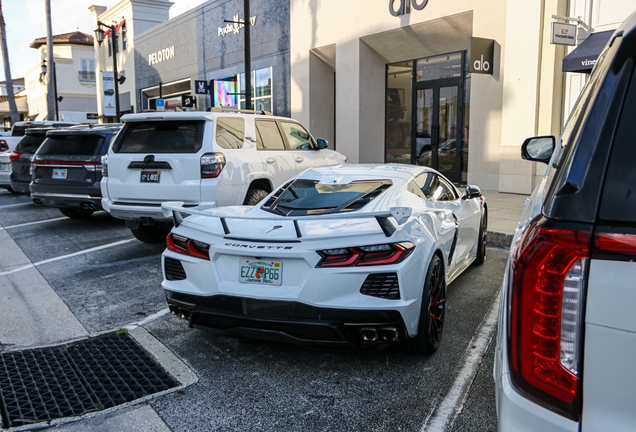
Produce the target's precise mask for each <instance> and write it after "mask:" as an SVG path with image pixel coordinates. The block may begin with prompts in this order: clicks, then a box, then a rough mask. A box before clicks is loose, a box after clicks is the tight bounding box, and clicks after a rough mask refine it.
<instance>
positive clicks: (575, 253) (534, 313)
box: [508, 224, 591, 420]
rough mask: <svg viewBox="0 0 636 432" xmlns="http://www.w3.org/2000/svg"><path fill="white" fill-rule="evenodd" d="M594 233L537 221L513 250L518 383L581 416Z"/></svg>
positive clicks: (512, 349) (512, 347) (512, 358)
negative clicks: (586, 305)
mask: <svg viewBox="0 0 636 432" xmlns="http://www.w3.org/2000/svg"><path fill="white" fill-rule="evenodd" d="M590 237H591V234H590V232H588V231H579V230H565V229H555V228H548V227H544V226H541V225H538V224H533V225H532V226H531V227H529V228H528V230H527V231H526V233H525V234H524V236H523V237H522V238H521V240H520V241H519V243H517V246H516V247H515V249H514V250H513V252H512V254H511V255H512V258H511V266H512V268H511V286H510V314H511V316H510V328H509V352H508V355H509V363H510V367H511V378H512V383H513V385H514V386H515V387H516V388H517V389H519V390H521V391H522V392H524V393H526V394H529V395H531V396H532V397H534V398H535V399H536V400H537V401H538V402H539V403H541V404H543V405H545V406H547V407H548V408H549V409H551V410H554V411H557V412H560V413H561V414H562V415H565V416H567V417H570V418H572V419H574V420H578V416H579V413H580V390H579V389H580V386H579V370H580V369H579V367H580V356H581V352H582V347H581V341H582V338H581V337H582V331H583V317H582V315H583V302H584V294H585V286H586V267H587V265H588V264H587V262H588V256H589V243H590Z"/></svg>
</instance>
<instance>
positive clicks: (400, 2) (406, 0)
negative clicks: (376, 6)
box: [389, 0, 428, 16]
mask: <svg viewBox="0 0 636 432" xmlns="http://www.w3.org/2000/svg"><path fill="white" fill-rule="evenodd" d="M427 3H428V0H389V12H391V15H393V16H400V15H406V14H408V13H411V6H413V9H415V10H422V9H424V7H425V6H426V4H427Z"/></svg>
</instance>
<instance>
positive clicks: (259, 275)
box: [239, 258, 283, 286]
mask: <svg viewBox="0 0 636 432" xmlns="http://www.w3.org/2000/svg"><path fill="white" fill-rule="evenodd" d="M282 276H283V263H282V262H280V261H262V260H249V259H245V258H241V261H240V265H239V282H241V283H253V284H260V285H274V286H280V285H281V283H282V282H283V277H282Z"/></svg>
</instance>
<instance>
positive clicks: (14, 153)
mask: <svg viewBox="0 0 636 432" xmlns="http://www.w3.org/2000/svg"><path fill="white" fill-rule="evenodd" d="M20 156H22V155H21V154H20V153H18V152H17V151H15V150H13V151H12V152H11V154H10V155H9V160H11V161H12V162H13V161H17V160H18V159H20Z"/></svg>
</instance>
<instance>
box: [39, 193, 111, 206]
mask: <svg viewBox="0 0 636 432" xmlns="http://www.w3.org/2000/svg"><path fill="white" fill-rule="evenodd" d="M31 199H32V200H33V202H35V203H36V204H41V205H44V206H47V207H57V208H77V209H91V210H101V209H102V199H101V197H95V196H92V195H88V194H62V193H35V192H34V193H31Z"/></svg>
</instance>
